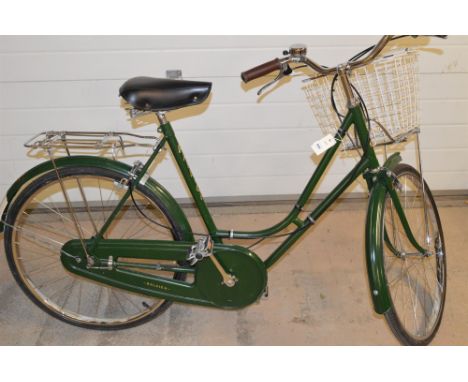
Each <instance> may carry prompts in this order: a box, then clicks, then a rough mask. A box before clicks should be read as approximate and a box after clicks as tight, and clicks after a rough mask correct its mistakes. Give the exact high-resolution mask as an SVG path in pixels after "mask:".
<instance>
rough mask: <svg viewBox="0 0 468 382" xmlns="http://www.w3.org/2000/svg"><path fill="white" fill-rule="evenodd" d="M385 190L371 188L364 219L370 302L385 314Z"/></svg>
mask: <svg viewBox="0 0 468 382" xmlns="http://www.w3.org/2000/svg"><path fill="white" fill-rule="evenodd" d="M386 193H387V188H386V186H385V185H384V184H382V183H380V182H377V183H376V184H375V186H374V187H373V188H372V192H371V195H370V199H369V206H368V210H367V219H366V264H367V274H368V277H369V286H370V290H371V296H372V302H373V303H374V309H375V311H376V312H377V313H379V314H383V313H385V312H386V311H387V310H388V309H389V308H390V306H391V299H390V295H389V293H388V288H387V280H386V278H385V271H384V259H383V253H384V252H383V251H384V248H383V246H384V245H385V243H384V232H383V218H384V207H385V196H386Z"/></svg>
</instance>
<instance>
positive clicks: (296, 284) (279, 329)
mask: <svg viewBox="0 0 468 382" xmlns="http://www.w3.org/2000/svg"><path fill="white" fill-rule="evenodd" d="M439 211H440V214H441V218H442V221H443V224H444V231H445V238H446V244H447V253H448V292H447V300H446V307H445V314H444V318H443V321H442V325H441V327H440V330H439V333H438V335H437V336H436V338H435V340H434V341H433V344H434V345H467V344H468V288H467V286H468V261H466V258H467V257H466V256H467V255H468V250H467V248H468V235H467V234H466V232H467V228H466V227H467V225H468V205H465V206H463V205H462V204H459V205H458V206H456V207H443V208H440V209H439ZM231 212H232V211H231ZM282 216H284V213H262V214H257V213H255V214H248V213H242V214H232V213H231V214H229V215H227V214H221V215H217V216H215V220H216V223H217V225H218V226H220V227H223V228H231V227H233V228H236V227H239V228H240V227H242V228H243V229H249V228H251V229H258V228H260V227H267V226H270V225H271V224H272V222H275V221H279V220H280V218H281V217H282ZM364 218H365V210H364V208H357V209H356V208H352V209H346V208H345V209H343V208H337V209H335V210H334V211H330V212H328V213H326V214H325V215H324V216H323V217H322V218H321V219H320V221H319V224H317V225H316V227H314V228H313V229H312V230H311V232H309V233H308V234H307V235H305V236H304V238H303V239H301V241H300V242H299V243H297V244H296V245H295V246H294V247H293V248H292V249H291V250H290V252H289V254H288V255H287V256H285V257H284V258H283V259H282V260H281V261H280V262H278V263H277V265H275V267H273V269H272V270H271V272H270V273H269V292H270V295H269V297H268V298H266V299H263V300H262V301H261V302H260V303H258V304H254V305H252V306H250V307H248V308H246V309H243V310H240V311H221V310H215V309H210V308H202V307H194V306H188V305H182V304H174V305H172V307H171V308H170V309H169V310H168V311H167V312H166V313H164V314H163V315H162V316H160V317H159V318H157V319H156V320H153V321H151V322H149V323H147V324H145V325H142V326H139V327H137V328H133V329H127V330H124V331H118V332H99V331H91V330H86V329H80V328H77V327H74V326H71V325H67V324H65V323H62V322H60V321H58V320H56V319H54V318H52V317H49V316H48V315H46V314H45V313H43V312H42V311H41V310H40V309H38V308H37V307H36V306H35V305H33V303H32V302H30V301H29V300H28V299H27V298H26V297H25V295H24V294H23V293H22V292H21V291H20V289H19V287H18V286H17V285H16V284H15V282H14V281H13V278H12V276H11V274H10V273H9V270H8V267H7V264H6V261H5V257H4V252H3V241H2V238H1V237H0V241H1V242H0V245H1V249H0V254H1V256H0V345H396V344H398V342H397V341H396V340H395V339H394V337H393V335H392V333H391V332H390V330H389V329H388V327H387V325H386V322H385V320H384V318H383V317H381V316H379V315H377V314H375V313H374V312H373V310H372V306H371V300H370V295H369V290H368V284H367V274H366V269H365V260H364V240H363V238H364ZM191 220H192V221H193V224H194V226H195V227H199V222H198V219H196V218H191ZM346 227H350V229H349V228H346ZM195 229H200V228H195ZM276 240H279V239H276ZM272 247H274V244H269V245H264V246H262V248H261V251H260V250H259V251H258V254H259V255H260V256H261V257H263V258H264V257H265V255H266V254H268V253H269V252H270V251H271V248H272Z"/></svg>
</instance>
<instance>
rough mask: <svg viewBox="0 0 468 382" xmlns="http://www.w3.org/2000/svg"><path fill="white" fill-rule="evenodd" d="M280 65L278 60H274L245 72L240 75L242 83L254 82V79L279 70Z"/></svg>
mask: <svg viewBox="0 0 468 382" xmlns="http://www.w3.org/2000/svg"><path fill="white" fill-rule="evenodd" d="M281 67H282V64H281V61H280V60H279V59H278V58H275V59H274V60H271V61H268V62H265V63H264V64H261V65H258V66H256V67H255V68H252V69H249V70H246V71H245V72H242V73H241V78H242V81H244V82H245V83H247V82H249V81H252V80H255V79H256V78H259V77H263V76H266V75H267V74H270V73H271V72H274V71H276V70H281Z"/></svg>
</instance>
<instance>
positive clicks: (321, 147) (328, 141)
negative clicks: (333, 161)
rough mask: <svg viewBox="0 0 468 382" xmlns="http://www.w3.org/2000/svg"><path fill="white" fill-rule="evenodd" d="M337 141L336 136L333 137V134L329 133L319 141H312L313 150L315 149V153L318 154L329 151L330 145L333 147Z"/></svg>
mask: <svg viewBox="0 0 468 382" xmlns="http://www.w3.org/2000/svg"><path fill="white" fill-rule="evenodd" d="M335 143H336V140H335V138H333V135H331V134H327V135H326V136H324V137H323V138H322V139H319V140H318V141H316V142H314V143H312V146H310V147H312V150H314V153H315V154H316V155H320V154H322V153H324V152H325V151H327V150H328V149H329V148H330V147H332V146H333V145H334V144H335Z"/></svg>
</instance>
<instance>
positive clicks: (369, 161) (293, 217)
mask: <svg viewBox="0 0 468 382" xmlns="http://www.w3.org/2000/svg"><path fill="white" fill-rule="evenodd" d="M351 126H354V128H355V130H356V133H357V136H358V138H359V142H360V143H361V147H362V150H363V155H362V158H361V159H360V161H359V162H358V163H357V164H356V165H355V167H354V168H353V169H352V170H351V171H350V172H349V173H348V174H347V175H346V176H345V177H344V178H343V180H342V181H341V182H340V183H339V184H338V185H337V186H336V187H335V188H334V189H333V190H332V191H331V192H330V193H329V194H328V195H327V196H326V197H325V198H324V199H323V200H322V202H321V203H320V204H319V205H318V206H317V207H316V208H315V209H314V210H313V211H312V212H311V213H310V214H308V216H307V217H306V218H305V219H304V220H301V219H300V218H299V214H300V213H301V212H303V208H304V206H305V204H306V203H307V201H308V200H309V197H310V196H311V194H312V192H313V191H314V189H315V187H316V186H317V184H318V183H319V181H320V179H321V177H322V175H323V174H324V172H325V170H326V169H327V167H328V165H329V164H330V162H331V160H332V159H333V157H334V155H335V153H336V151H337V149H338V148H339V146H340V144H341V141H342V138H343V137H344V136H345V135H346V133H347V131H348V130H349V128H350V127H351ZM160 131H161V132H162V133H163V134H164V137H163V138H162V140H161V141H160V143H159V145H158V146H157V147H156V149H155V150H154V151H153V153H152V155H151V156H150V158H149V159H148V160H147V162H146V163H145V165H144V166H143V168H142V170H141V171H140V172H139V174H138V176H137V177H136V179H135V181H134V182H135V183H138V182H139V181H140V180H141V178H142V177H143V176H144V175H145V173H146V171H147V169H148V168H149V167H150V166H151V164H152V163H153V161H154V160H155V158H156V156H157V155H158V153H159V152H160V150H161V149H162V148H163V147H164V145H165V143H166V142H167V143H168V144H169V147H170V149H171V151H172V153H173V155H174V158H175V160H176V163H177V166H178V167H179V169H180V171H181V173H182V176H183V178H184V181H185V183H186V184H187V186H188V188H189V190H190V193H191V195H192V197H193V200H194V202H195V205H196V207H197V209H198V210H199V212H200V215H201V217H202V219H203V221H204V224H205V226H206V228H207V230H208V234H209V235H210V236H211V237H212V239H213V241H214V242H215V243H222V242H223V239H228V238H230V239H255V238H262V237H267V236H271V235H274V234H276V233H278V232H280V231H282V230H283V229H285V228H286V227H288V226H289V225H291V224H294V225H296V226H297V227H299V228H301V229H299V230H296V231H295V232H293V233H292V234H291V235H290V236H288V237H287V238H286V239H285V240H284V241H283V243H281V245H280V246H279V247H278V248H277V249H276V250H275V251H274V252H273V253H272V254H271V255H270V256H269V257H268V258H267V259H266V260H265V265H266V267H267V268H270V267H271V266H272V265H274V264H275V263H276V262H277V261H278V260H279V259H280V258H281V257H282V256H283V255H284V254H285V252H286V251H287V250H288V249H289V248H290V247H291V246H292V245H293V244H294V243H295V242H296V241H297V240H298V239H299V238H300V237H301V236H302V235H303V234H304V233H305V232H306V230H307V229H308V228H309V227H310V226H312V225H313V224H314V223H315V221H316V220H317V219H318V218H319V217H320V216H321V215H322V214H323V213H324V212H325V211H326V210H327V209H328V207H330V206H331V205H332V204H333V203H334V202H335V201H336V199H338V198H339V196H340V195H341V194H342V193H343V192H344V191H345V190H346V189H347V188H348V187H349V186H350V185H351V184H352V183H353V182H354V181H355V180H356V179H357V178H358V177H359V175H362V174H365V173H367V172H369V171H372V170H375V169H378V168H379V161H378V159H377V157H376V154H375V152H374V149H373V147H372V146H371V145H370V138H369V133H368V130H367V127H366V122H365V118H364V114H363V110H362V107H361V105H358V106H355V107H353V108H350V109H349V111H348V113H347V115H346V117H345V118H344V119H343V122H342V124H341V126H340V128H339V129H338V130H337V132H336V135H335V140H336V143H335V145H334V146H332V147H331V148H330V149H328V150H327V152H326V153H325V154H324V156H323V158H322V159H321V161H320V162H319V164H318V166H317V168H316V169H315V171H314V173H313V174H312V176H311V178H310V180H309V181H308V183H307V185H306V186H305V188H304V190H303V192H302V193H301V195H300V196H299V199H298V200H297V202H296V204H295V205H294V207H293V209H292V210H291V212H290V213H289V214H288V215H287V216H286V217H285V218H284V219H283V220H282V221H280V222H279V223H277V224H275V225H274V226H272V227H270V228H267V229H263V230H260V231H232V230H222V229H218V228H217V227H216V224H215V222H214V220H213V218H212V216H211V214H210V212H209V209H208V207H207V205H206V203H205V200H204V199H203V196H202V194H201V192H200V189H199V187H198V185H197V183H196V180H195V178H194V176H193V175H192V172H191V170H190V167H189V165H188V163H187V161H186V159H185V156H184V154H183V151H182V149H181V147H180V145H179V142H178V141H177V138H176V135H175V133H174V130H173V128H172V126H171V124H170V123H169V122H166V123H163V124H161V125H160ZM379 179H380V177H379ZM367 183H368V185H369V188H370V189H371V188H372V182H371V181H370V180H369V179H367ZM129 195H130V191H129V190H128V191H127V192H126V194H125V195H124V196H123V198H122V200H121V201H120V203H119V204H118V205H117V207H116V208H115V210H114V212H113V213H112V214H111V215H110V216H109V218H108V220H107V221H106V223H105V224H104V225H103V227H102V228H101V230H100V232H99V234H98V235H97V237H96V240H95V241H94V246H97V245H98V244H99V241H100V240H101V239H102V237H103V235H104V233H105V231H106V230H107V228H108V227H109V226H110V224H111V222H112V221H113V219H115V217H116V216H117V215H118V213H119V211H120V209H121V208H122V206H123V205H124V204H125V201H126V200H127V199H128V198H129ZM391 196H392V199H394V202H395V205H396V207H397V208H396V209H397V212H398V214H399V216H400V219H401V221H402V223H403V227H404V228H405V230H406V231H407V234H408V237H409V238H410V240H411V242H412V243H413V245H414V246H415V247H416V249H418V250H419V251H422V252H423V253H424V249H422V247H421V246H419V244H418V243H417V241H416V240H415V239H414V237H413V235H412V232H411V229H410V227H409V225H408V223H407V220H406V217H405V214H404V211H403V209H402V208H401V205H400V203H399V199H398V196H397V195H396V193H394V192H391Z"/></svg>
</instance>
